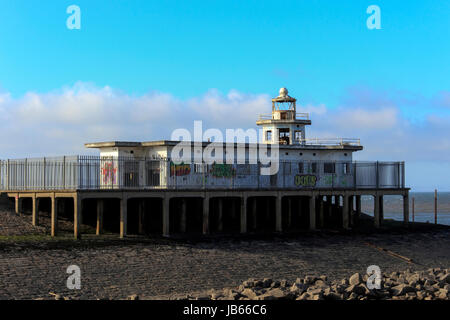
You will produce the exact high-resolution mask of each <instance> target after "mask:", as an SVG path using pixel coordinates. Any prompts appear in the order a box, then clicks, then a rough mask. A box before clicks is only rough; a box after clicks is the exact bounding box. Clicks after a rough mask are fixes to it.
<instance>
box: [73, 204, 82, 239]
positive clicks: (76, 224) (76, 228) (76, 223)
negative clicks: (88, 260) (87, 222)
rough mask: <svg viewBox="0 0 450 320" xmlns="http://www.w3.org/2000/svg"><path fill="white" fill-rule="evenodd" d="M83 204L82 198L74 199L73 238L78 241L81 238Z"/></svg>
mask: <svg viewBox="0 0 450 320" xmlns="http://www.w3.org/2000/svg"><path fill="white" fill-rule="evenodd" d="M82 205H83V202H82V200H81V197H79V196H75V197H74V198H73V236H74V238H75V240H76V239H79V238H80V224H81V223H80V220H81V211H82V210H83V207H82Z"/></svg>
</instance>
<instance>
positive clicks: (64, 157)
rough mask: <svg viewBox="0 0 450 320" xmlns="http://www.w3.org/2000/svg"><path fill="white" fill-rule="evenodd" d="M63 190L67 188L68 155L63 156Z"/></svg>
mask: <svg viewBox="0 0 450 320" xmlns="http://www.w3.org/2000/svg"><path fill="white" fill-rule="evenodd" d="M62 171H63V190H65V189H66V156H63V169H62Z"/></svg>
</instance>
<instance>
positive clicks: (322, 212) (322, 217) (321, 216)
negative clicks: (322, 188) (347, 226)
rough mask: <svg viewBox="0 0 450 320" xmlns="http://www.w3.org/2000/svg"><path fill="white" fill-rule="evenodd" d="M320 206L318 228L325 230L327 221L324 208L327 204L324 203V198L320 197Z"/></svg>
mask: <svg viewBox="0 0 450 320" xmlns="http://www.w3.org/2000/svg"><path fill="white" fill-rule="evenodd" d="M318 204H319V223H318V226H319V228H323V227H324V225H325V222H324V221H325V208H324V206H325V203H324V201H323V196H320V197H319V202H318Z"/></svg>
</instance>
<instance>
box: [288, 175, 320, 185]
mask: <svg viewBox="0 0 450 320" xmlns="http://www.w3.org/2000/svg"><path fill="white" fill-rule="evenodd" d="M294 183H295V185H296V186H297V187H315V186H316V183H317V177H316V176H314V175H311V174H305V175H299V174H297V175H296V176H295V177H294Z"/></svg>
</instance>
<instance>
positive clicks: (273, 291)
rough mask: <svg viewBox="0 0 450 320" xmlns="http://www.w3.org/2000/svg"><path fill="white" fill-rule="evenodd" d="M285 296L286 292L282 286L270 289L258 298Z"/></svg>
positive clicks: (271, 298) (277, 298) (281, 297)
mask: <svg viewBox="0 0 450 320" xmlns="http://www.w3.org/2000/svg"><path fill="white" fill-rule="evenodd" d="M283 298H286V294H285V293H284V292H283V290H281V289H280V288H274V289H270V290H268V291H267V292H266V293H264V294H263V295H260V296H258V297H257V299H258V300H280V299H283Z"/></svg>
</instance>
